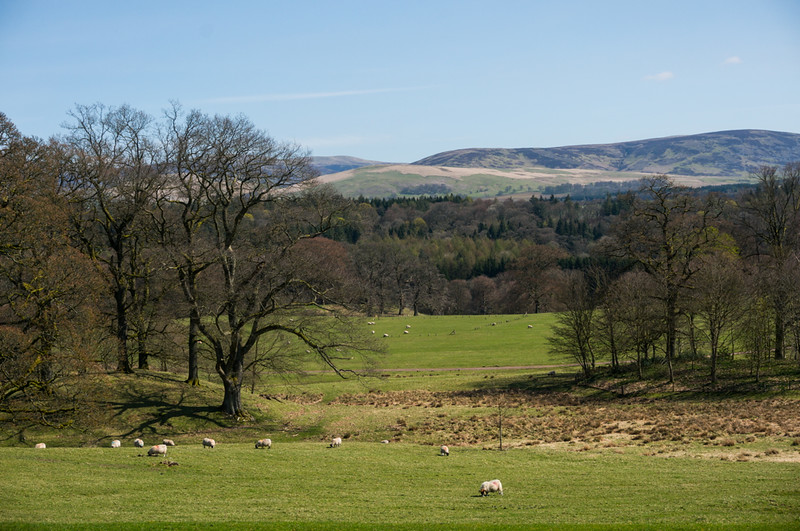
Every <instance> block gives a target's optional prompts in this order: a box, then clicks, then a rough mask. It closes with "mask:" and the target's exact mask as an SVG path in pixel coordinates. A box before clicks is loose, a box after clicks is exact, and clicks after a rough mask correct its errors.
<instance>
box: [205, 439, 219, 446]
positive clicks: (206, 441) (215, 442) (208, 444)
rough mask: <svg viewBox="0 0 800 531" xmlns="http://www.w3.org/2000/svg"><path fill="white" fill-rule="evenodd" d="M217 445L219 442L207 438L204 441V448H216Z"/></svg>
mask: <svg viewBox="0 0 800 531" xmlns="http://www.w3.org/2000/svg"><path fill="white" fill-rule="evenodd" d="M216 445H217V441H215V440H214V439H209V438H208V437H206V438H205V439H203V448H214V447H215V446H216Z"/></svg>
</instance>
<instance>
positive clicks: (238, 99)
mask: <svg viewBox="0 0 800 531" xmlns="http://www.w3.org/2000/svg"><path fill="white" fill-rule="evenodd" d="M423 88H424V87H403V88H382V89H362V90H340V91H334V92H289V93H283V94H252V95H248V96H224V97H219V98H208V99H205V100H202V103H260V102H268V101H294V100H320V99H326V98H344V97H349V96H366V95H370V94H385V93H388V92H406V91H410V90H422V89H423Z"/></svg>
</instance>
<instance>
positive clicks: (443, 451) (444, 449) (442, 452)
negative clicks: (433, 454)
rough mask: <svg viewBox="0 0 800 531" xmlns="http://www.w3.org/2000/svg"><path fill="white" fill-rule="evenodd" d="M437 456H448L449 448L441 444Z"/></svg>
mask: <svg viewBox="0 0 800 531" xmlns="http://www.w3.org/2000/svg"><path fill="white" fill-rule="evenodd" d="M439 455H450V448H448V447H447V445H446V444H443V445H442V447H441V448H439Z"/></svg>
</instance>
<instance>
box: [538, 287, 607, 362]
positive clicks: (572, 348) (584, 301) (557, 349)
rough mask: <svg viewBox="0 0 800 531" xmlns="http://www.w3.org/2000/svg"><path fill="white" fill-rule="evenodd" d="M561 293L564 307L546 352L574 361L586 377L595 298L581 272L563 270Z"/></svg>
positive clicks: (593, 332)
mask: <svg viewBox="0 0 800 531" xmlns="http://www.w3.org/2000/svg"><path fill="white" fill-rule="evenodd" d="M564 275H565V276H566V277H567V280H566V289H565V292H564V294H563V298H564V301H563V303H564V305H565V306H566V310H565V311H563V312H561V313H559V314H558V315H557V316H556V324H555V326H554V327H553V330H552V335H551V336H550V337H548V338H547V340H548V342H549V343H550V352H551V353H553V354H556V355H558V356H563V357H567V358H570V359H573V360H574V361H576V362H577V363H578V364H579V365H580V366H581V369H582V370H583V374H584V376H586V377H588V376H590V375H591V374H592V372H593V371H594V369H595V363H596V359H595V348H596V340H597V338H596V333H597V315H596V313H597V312H596V310H597V300H596V298H595V294H594V293H593V290H592V288H591V286H590V285H589V281H588V279H587V278H586V276H585V274H584V273H583V272H582V271H566V272H564Z"/></svg>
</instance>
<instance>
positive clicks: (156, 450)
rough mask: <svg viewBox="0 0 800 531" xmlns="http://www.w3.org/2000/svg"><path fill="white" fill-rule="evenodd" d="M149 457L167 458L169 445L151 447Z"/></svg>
mask: <svg viewBox="0 0 800 531" xmlns="http://www.w3.org/2000/svg"><path fill="white" fill-rule="evenodd" d="M147 455H148V456H151V457H155V456H164V457H166V456H167V445H166V444H156V445H154V446H151V447H150V449H149V450H147Z"/></svg>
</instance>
